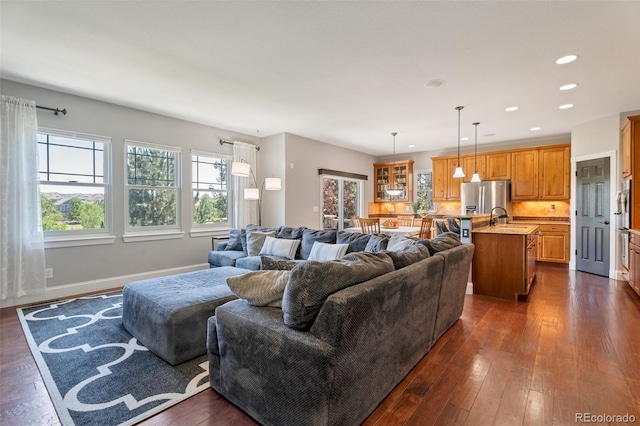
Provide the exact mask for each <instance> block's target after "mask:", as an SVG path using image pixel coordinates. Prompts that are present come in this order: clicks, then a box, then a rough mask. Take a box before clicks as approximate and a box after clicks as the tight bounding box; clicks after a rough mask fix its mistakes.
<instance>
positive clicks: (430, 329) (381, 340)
mask: <svg viewBox="0 0 640 426" xmlns="http://www.w3.org/2000/svg"><path fill="white" fill-rule="evenodd" d="M359 235H360V236H362V235H363V234H359ZM441 237H442V236H439V237H437V238H436V239H434V240H431V241H423V242H422V243H423V244H417V245H414V246H410V247H407V248H406V249H404V250H400V251H382V252H379V251H372V252H355V251H354V252H352V253H351V254H347V255H346V256H345V257H344V258H342V259H341V260H333V261H328V262H317V261H306V262H305V261H301V259H298V264H297V265H296V264H295V263H292V262H291V261H282V262H280V263H281V266H282V267H283V268H284V269H287V270H283V271H259V272H250V273H247V274H245V275H243V276H240V277H236V278H235V280H236V281H247V282H249V281H251V280H252V279H254V278H260V277H263V278H264V279H267V280H274V277H279V281H273V282H272V283H271V284H272V286H271V287H270V288H274V289H276V288H278V286H280V287H279V289H280V291H281V292H282V293H281V297H282V299H281V303H278V301H277V300H274V301H273V302H274V303H271V302H270V304H269V305H265V306H256V304H255V303H254V302H253V300H255V299H248V298H247V299H245V298H243V297H242V295H240V296H239V297H240V298H239V299H236V300H232V301H230V302H227V303H225V304H223V305H220V306H218V307H217V308H216V310H215V315H214V316H212V317H211V318H209V320H208V329H207V350H208V356H209V375H210V382H211V386H212V387H213V388H214V389H215V390H216V391H217V392H218V393H220V394H221V395H223V396H224V397H225V398H227V399H228V400H229V401H231V402H232V403H234V404H235V405H237V406H238V407H240V408H241V409H242V410H243V411H245V412H246V413H248V414H249V415H250V416H251V417H253V418H254V419H255V420H257V421H258V422H260V423H262V424H265V425H294V424H295V425H357V424H360V423H361V422H363V421H364V420H365V419H366V418H367V416H369V415H370V414H371V412H372V411H373V410H374V409H375V408H376V406H377V405H378V404H379V403H380V402H381V401H382V400H383V399H384V398H385V397H386V396H387V395H388V394H389V392H390V391H391V390H392V389H393V388H394V387H395V386H396V385H397V384H398V383H399V382H400V381H401V380H402V379H403V378H404V377H405V376H406V375H407V373H408V372H409V371H410V370H411V369H412V368H413V367H414V366H415V365H416V363H417V362H418V361H419V360H420V359H421V358H422V357H423V356H424V355H425V354H426V353H427V352H428V351H429V350H430V349H431V347H432V346H433V345H434V343H435V342H436V341H437V340H438V339H439V338H440V337H441V336H442V334H444V333H445V332H446V331H447V330H448V329H449V328H450V327H451V326H452V325H453V324H454V323H455V322H456V321H457V319H458V318H459V317H460V315H461V313H462V309H463V305H464V296H465V290H466V286H467V281H468V275H469V270H470V267H471V260H472V257H473V251H474V246H473V245H472V244H464V245H459V244H460V243H459V240H458V242H457V243H456V244H450V241H451V240H449V241H445V240H446V239H447V238H450V239H456V238H457V237H453V236H452V235H451V236H444V237H442V238H441ZM336 238H337V234H336ZM362 238H363V239H364V238H365V237H362ZM369 238H371V237H369ZM438 238H440V241H438ZM362 243H363V241H359V244H362ZM367 243H368V241H367ZM367 243H364V244H365V247H366V244H367ZM447 247H449V248H447ZM425 248H428V250H425ZM441 248H445V249H444V250H441V251H440V250H439V249H441ZM247 257H248V256H247ZM242 258H243V257H238V258H236V259H237V260H236V261H238V260H239V259H242ZM210 260H211V257H210ZM294 262H295V260H294ZM275 263H276V264H277V263H278V262H275ZM287 264H288V266H287ZM262 274H264V275H262ZM230 280H231V281H228V283H231V282H232V281H233V280H234V279H233V278H231V279H230ZM274 283H275V284H274ZM278 283H280V284H278ZM283 283H286V285H285V284H283ZM245 288H252V287H251V285H249V286H247V287H245ZM261 300H271V299H264V298H263V299H261ZM252 303H253V304H252Z"/></svg>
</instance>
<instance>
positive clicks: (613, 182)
mask: <svg viewBox="0 0 640 426" xmlns="http://www.w3.org/2000/svg"><path fill="white" fill-rule="evenodd" d="M606 157H609V190H610V191H611V196H610V197H609V213H610V218H609V222H610V223H612V224H613V223H615V220H614V216H613V213H614V212H615V211H616V209H617V205H616V197H615V196H614V194H615V193H616V192H617V190H618V189H617V188H618V183H619V182H618V181H619V177H618V151H616V150H613V151H605V152H599V153H595V154H588V155H582V156H580V157H572V158H571V178H572V179H571V200H570V205H569V217H570V219H571V231H570V239H571V241H570V244H571V248H570V252H569V269H571V270H576V264H577V261H576V248H577V246H576V238H577V236H576V235H577V233H576V215H575V212H576V209H577V206H576V196H577V193H576V191H577V188H576V183H577V180H578V177H577V176H576V173H577V170H578V168H577V167H578V166H577V163H579V162H581V161H588V160H596V159H598V158H606ZM616 265H618V257H617V250H616V233H615V226H612V227H610V229H609V278H611V279H617V277H619V276H620V274H619V273H618V271H616Z"/></svg>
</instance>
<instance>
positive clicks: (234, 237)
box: [224, 229, 243, 251]
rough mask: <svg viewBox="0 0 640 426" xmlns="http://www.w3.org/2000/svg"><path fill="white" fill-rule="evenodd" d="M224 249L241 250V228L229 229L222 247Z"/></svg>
mask: <svg viewBox="0 0 640 426" xmlns="http://www.w3.org/2000/svg"><path fill="white" fill-rule="evenodd" d="M224 249H225V250H233V251H243V250H242V230H240V229H231V230H230V231H229V240H228V241H227V245H226V247H225V248H224Z"/></svg>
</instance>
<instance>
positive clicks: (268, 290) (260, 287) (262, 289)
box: [227, 271, 291, 308]
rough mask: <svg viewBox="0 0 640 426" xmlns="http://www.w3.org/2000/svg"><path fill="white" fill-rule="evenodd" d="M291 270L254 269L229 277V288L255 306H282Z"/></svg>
mask: <svg viewBox="0 0 640 426" xmlns="http://www.w3.org/2000/svg"><path fill="white" fill-rule="evenodd" d="M290 274H291V271H252V272H247V273H246V274H242V275H237V276H234V277H228V278H227V285H228V286H229V289H231V291H232V292H233V293H234V294H235V295H236V296H238V297H239V298H240V299H244V300H246V301H247V303H248V304H250V305H254V306H274V307H277V308H280V307H282V295H283V294H284V289H285V287H286V285H287V281H289V275H290Z"/></svg>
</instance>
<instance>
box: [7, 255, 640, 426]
mask: <svg viewBox="0 0 640 426" xmlns="http://www.w3.org/2000/svg"><path fill="white" fill-rule="evenodd" d="M639 329H640V299H639V298H638V296H637V295H636V294H635V293H633V291H632V290H631V289H630V288H629V286H628V285H627V284H626V283H625V282H621V281H614V280H609V279H606V278H603V277H599V276H595V275H590V274H585V273H579V272H578V273H577V272H571V271H569V270H567V269H566V268H560V267H555V266H546V265H545V266H540V267H539V268H538V276H537V278H536V282H535V284H534V286H533V288H532V292H531V295H530V297H529V300H528V302H526V303H522V302H511V301H506V300H499V299H493V298H489V297H484V296H467V298H466V302H465V308H464V314H463V316H462V319H461V320H460V321H458V322H457V323H456V324H455V325H454V326H453V327H452V328H451V329H450V330H449V331H448V332H447V333H446V334H445V335H444V336H443V337H442V338H441V339H440V341H439V342H438V343H437V344H436V345H435V346H434V347H433V349H432V350H431V351H430V352H429V353H428V354H427V356H425V357H424V358H423V359H422V360H421V361H420V362H419V363H418V365H416V367H415V368H414V369H413V370H412V371H411V372H410V373H409V375H408V376H407V377H406V378H405V379H404V380H403V381H402V382H401V383H400V384H399V385H398V386H397V387H396V388H395V389H394V390H393V391H392V392H391V394H389V396H388V397H387V398H386V399H385V400H384V401H383V402H382V403H381V404H380V406H379V407H378V408H377V409H376V410H375V411H374V412H373V413H372V414H371V416H370V417H369V419H368V420H367V421H366V422H365V425H368V426H373V425H376V426H380V425H385V426H386V425H400V424H406V425H430V424H437V425H453V424H461V425H462V424H470V425H483V426H485V425H492V424H493V425H510V426H511V425H521V424H522V425H529V424H532V425H568V424H576V423H577V422H576V413H591V415H602V414H608V415H624V414H629V415H632V416H635V421H636V422H638V421H640V333H638V330H639ZM0 387H1V389H0V395H1V396H0V398H1V401H0V424H3V425H5V424H6V425H27V424H35V425H49V424H52V425H53V424H59V423H58V418H57V416H56V414H55V410H54V408H53V406H52V404H51V401H50V399H49V396H48V394H47V391H46V389H45V388H44V384H43V382H42V379H41V378H40V375H39V373H38V369H37V367H36V365H35V362H34V360H33V358H32V356H31V353H30V352H29V349H28V347H27V343H26V341H25V339H24V335H23V333H22V330H21V328H20V325H19V323H18V318H17V315H16V313H15V309H14V308H5V309H2V310H1V311H0ZM604 423H605V424H606V423H609V422H604ZM143 424H145V425H169V424H171V425H174V424H180V425H244V424H247V425H250V424H254V422H253V421H252V420H251V419H250V418H249V417H247V416H246V415H244V414H243V413H242V412H241V411H240V410H238V409H237V408H236V407H234V406H233V405H231V404H230V403H228V402H226V400H225V399H224V398H222V397H220V396H219V395H218V394H217V393H215V392H214V391H213V390H207V391H204V392H201V393H200V394H198V395H196V396H194V397H192V398H190V399H188V400H187V401H184V402H182V403H180V404H178V405H176V406H174V407H172V408H170V409H168V410H166V411H164V412H162V413H159V414H158V415H156V416H154V417H152V418H150V419H148V420H146V421H145V422H143ZM610 424H613V422H611V423H610Z"/></svg>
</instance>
